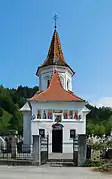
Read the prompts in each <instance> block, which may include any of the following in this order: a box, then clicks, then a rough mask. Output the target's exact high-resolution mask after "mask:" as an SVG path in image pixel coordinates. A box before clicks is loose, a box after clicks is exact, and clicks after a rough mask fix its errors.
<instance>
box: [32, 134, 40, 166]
mask: <svg viewBox="0 0 112 179" xmlns="http://www.w3.org/2000/svg"><path fill="white" fill-rule="evenodd" d="M39 155H40V137H39V136H38V135H33V164H35V165H40V156H39Z"/></svg>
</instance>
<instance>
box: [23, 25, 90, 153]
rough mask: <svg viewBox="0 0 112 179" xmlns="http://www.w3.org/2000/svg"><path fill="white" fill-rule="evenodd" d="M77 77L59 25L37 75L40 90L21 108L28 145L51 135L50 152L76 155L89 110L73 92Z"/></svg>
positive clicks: (25, 139) (25, 138)
mask: <svg viewBox="0 0 112 179" xmlns="http://www.w3.org/2000/svg"><path fill="white" fill-rule="evenodd" d="M74 74H75V72H74V70H73V69H72V68H71V67H70V66H69V65H68V64H67V62H66V61H65V59H64V55H63V52H62V48H61V44H60V38H59V35H58V32H57V30H56V26H55V29H54V33H53V36H52V40H51V44H50V47H49V51H48V55H47V58H46V59H45V61H44V62H43V64H42V65H41V66H39V67H38V69H37V72H36V75H37V77H38V78H39V91H37V93H36V94H35V95H34V96H32V98H30V99H28V100H27V103H26V104H25V105H24V106H23V107H22V108H21V109H20V111H21V112H22V114H23V119H24V124H23V138H24V144H25V145H26V144H27V145H28V146H30V145H32V138H33V135H41V137H45V136H46V135H48V136H49V153H53V152H54V153H72V150H73V147H72V145H73V144H72V138H73V137H74V135H75V134H86V115H87V114H88V113H89V110H88V109H87V108H86V107H85V104H86V102H85V101H84V100H83V99H81V98H80V97H78V96H76V94H75V93H73V91H72V78H73V76H74Z"/></svg>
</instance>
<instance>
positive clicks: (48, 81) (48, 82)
mask: <svg viewBox="0 0 112 179" xmlns="http://www.w3.org/2000/svg"><path fill="white" fill-rule="evenodd" d="M49 84H50V80H47V88H48V87H49Z"/></svg>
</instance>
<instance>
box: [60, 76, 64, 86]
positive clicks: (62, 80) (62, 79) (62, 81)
mask: <svg viewBox="0 0 112 179" xmlns="http://www.w3.org/2000/svg"><path fill="white" fill-rule="evenodd" d="M60 81H61V84H62V87H63V88H64V78H63V77H62V76H60Z"/></svg>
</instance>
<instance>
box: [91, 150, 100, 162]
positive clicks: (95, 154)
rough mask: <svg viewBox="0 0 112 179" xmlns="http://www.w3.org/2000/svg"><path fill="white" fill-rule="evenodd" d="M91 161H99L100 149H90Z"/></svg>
mask: <svg viewBox="0 0 112 179" xmlns="http://www.w3.org/2000/svg"><path fill="white" fill-rule="evenodd" d="M91 161H100V150H93V149H92V150H91Z"/></svg>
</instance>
